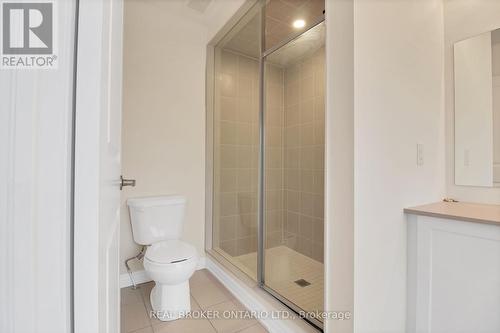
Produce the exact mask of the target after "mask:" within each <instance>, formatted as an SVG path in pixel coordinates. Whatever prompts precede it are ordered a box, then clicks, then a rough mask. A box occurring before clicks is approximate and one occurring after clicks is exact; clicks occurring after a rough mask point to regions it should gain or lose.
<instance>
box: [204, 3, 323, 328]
mask: <svg viewBox="0 0 500 333" xmlns="http://www.w3.org/2000/svg"><path fill="white" fill-rule="evenodd" d="M325 33H326V29H325V22H324V0H296V1H285V0H267V1H256V3H255V4H254V5H253V6H252V7H251V8H250V9H249V10H248V11H247V12H246V14H245V15H243V16H242V17H241V18H240V19H239V21H238V22H237V23H236V24H235V25H234V26H232V27H231V29H228V32H227V33H226V34H225V35H224V36H223V37H222V38H220V40H218V41H217V43H216V44H215V45H213V48H212V50H213V52H209V58H208V59H209V67H211V68H212V71H211V75H209V76H208V80H207V103H208V105H207V106H208V107H207V110H208V114H207V142H208V146H207V166H208V167H207V198H208V200H207V223H208V224H209V225H208V226H207V229H208V230H210V231H211V235H210V236H211V240H210V242H209V244H210V248H209V249H208V250H209V251H215V252H216V253H217V254H218V255H219V256H221V257H223V258H224V259H225V260H226V261H227V262H229V263H230V264H231V265H233V266H234V267H236V268H238V269H239V270H241V271H242V272H244V273H245V274H246V275H247V276H248V277H250V278H251V279H253V280H254V281H255V282H256V283H257V284H258V285H259V286H260V287H261V288H263V289H264V290H266V291H267V292H268V293H270V294H271V295H273V296H274V297H276V298H277V299H278V300H280V301H281V302H283V303H284V304H285V305H287V306H288V307H290V308H291V309H292V310H294V311H296V312H300V311H305V312H320V311H323V308H324V306H323V294H324V268H323V252H324V220H323V211H324V151H325ZM309 321H310V322H311V323H312V324H314V325H316V326H318V327H322V322H321V320H320V319H309Z"/></svg>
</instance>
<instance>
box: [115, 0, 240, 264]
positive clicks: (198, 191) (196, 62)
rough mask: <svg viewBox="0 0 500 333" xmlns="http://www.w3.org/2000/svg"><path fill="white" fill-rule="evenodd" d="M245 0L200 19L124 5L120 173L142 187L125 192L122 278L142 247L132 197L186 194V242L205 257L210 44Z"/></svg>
mask: <svg viewBox="0 0 500 333" xmlns="http://www.w3.org/2000/svg"><path fill="white" fill-rule="evenodd" d="M242 2H243V1H242V0H237V1H227V0H219V1H215V2H213V3H212V5H211V7H209V8H207V11H206V13H205V14H203V15H202V14H201V13H198V12H195V11H193V10H191V9H189V8H188V7H187V6H186V5H185V2H184V1H180V0H176V1H163V0H152V1H140V0H127V1H125V27H124V29H125V31H124V86H123V89H124V90H123V96H124V104H123V107H124V109H123V131H122V133H123V134H122V135H123V144H122V149H123V158H122V170H123V175H124V176H125V177H129V178H134V179H136V180H137V186H136V187H135V188H125V190H124V191H123V195H122V201H123V205H122V221H121V250H120V252H121V259H120V260H121V262H122V265H121V272H122V273H124V272H125V266H124V265H123V262H124V261H125V259H126V258H128V257H131V256H134V255H135V254H137V252H138V249H139V248H138V246H137V245H136V244H135V243H134V242H133V239H132V232H131V226H130V221H129V215H128V211H127V208H126V205H125V201H126V199H127V198H129V197H137V196H151V195H162V194H170V193H178V194H182V195H185V196H186V197H187V199H188V204H187V205H188V206H187V212H186V219H185V224H184V235H183V239H184V240H185V241H187V242H190V243H192V244H194V245H195V246H196V247H197V249H198V251H199V253H200V254H203V253H204V228H205V62H206V57H205V54H206V45H207V43H208V41H209V39H210V38H211V37H212V33H215V32H216V31H218V30H219V29H220V27H221V26H222V25H223V24H224V23H225V22H226V21H227V20H228V19H229V18H230V16H231V15H232V14H233V12H234V11H235V10H237V9H238V8H239V6H240V5H241V4H242ZM135 269H141V267H135Z"/></svg>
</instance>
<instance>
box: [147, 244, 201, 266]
mask: <svg viewBox="0 0 500 333" xmlns="http://www.w3.org/2000/svg"><path fill="white" fill-rule="evenodd" d="M144 257H145V259H147V260H149V261H151V262H153V263H157V264H163V265H167V264H177V263H181V262H184V261H187V260H189V259H192V258H195V257H197V252H196V248H195V247H194V246H192V245H191V244H188V243H185V242H183V241H180V240H167V241H162V242H158V243H154V244H152V245H150V246H148V248H147V249H146V254H145V256H144Z"/></svg>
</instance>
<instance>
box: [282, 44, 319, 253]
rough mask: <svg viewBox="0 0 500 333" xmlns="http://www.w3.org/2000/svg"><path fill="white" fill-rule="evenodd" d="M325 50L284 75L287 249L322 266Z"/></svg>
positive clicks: (296, 65)
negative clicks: (314, 260) (316, 261)
mask: <svg viewBox="0 0 500 333" xmlns="http://www.w3.org/2000/svg"><path fill="white" fill-rule="evenodd" d="M324 54H325V51H324V48H321V49H319V50H318V51H316V52H315V53H314V54H313V55H312V56H310V57H308V58H306V59H303V60H301V61H299V62H298V63H295V64H293V65H291V66H289V67H287V68H286V69H285V140H286V141H285V156H286V159H285V184H284V191H285V196H286V201H285V206H284V213H285V214H286V218H285V230H286V245H287V246H288V247H290V248H292V249H294V250H295V251H297V252H300V253H302V254H304V255H306V256H308V257H312V258H313V259H316V260H318V261H320V262H323V236H324V232H323V227H324V220H323V210H324V208H323V207H324V194H323V193H324V149H325V130H324V129H325V98H324V89H325V79H324V78H325V65H324V64H325V59H324Z"/></svg>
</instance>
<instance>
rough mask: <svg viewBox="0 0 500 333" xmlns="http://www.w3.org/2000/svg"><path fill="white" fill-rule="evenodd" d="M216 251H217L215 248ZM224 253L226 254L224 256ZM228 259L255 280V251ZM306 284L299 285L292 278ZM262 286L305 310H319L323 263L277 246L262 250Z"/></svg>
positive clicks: (322, 287) (322, 285) (321, 293)
mask: <svg viewBox="0 0 500 333" xmlns="http://www.w3.org/2000/svg"><path fill="white" fill-rule="evenodd" d="M219 251H220V250H219ZM226 256H227V255H226ZM227 257H229V258H230V260H231V262H232V263H233V264H234V265H235V266H237V267H238V268H239V269H240V270H242V271H243V272H245V273H246V274H247V275H249V276H251V277H252V278H253V279H256V275H257V274H256V272H257V253H256V252H252V253H248V254H244V255H241V256H237V257H231V256H227ZM301 279H303V280H306V281H307V282H309V283H310V285H307V286H305V287H301V286H300V285H298V284H297V283H295V281H297V280H301ZM265 281H266V285H267V286H268V287H270V288H271V289H273V290H274V291H276V292H277V293H278V294H280V295H282V296H283V297H285V298H286V299H288V300H289V301H290V302H292V303H294V304H296V305H297V306H298V307H300V308H301V309H303V310H305V311H309V312H313V311H323V290H324V277H323V264H322V263H320V262H318V261H316V260H314V259H311V258H309V257H307V256H305V255H303V254H300V253H298V252H296V251H294V250H292V249H290V248H289V247H286V246H284V245H280V246H277V247H273V248H270V249H266V255H265Z"/></svg>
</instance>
